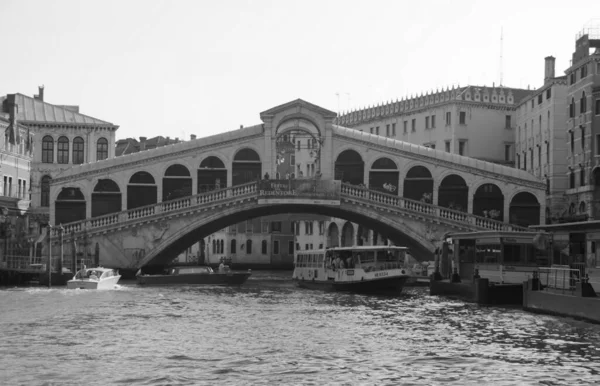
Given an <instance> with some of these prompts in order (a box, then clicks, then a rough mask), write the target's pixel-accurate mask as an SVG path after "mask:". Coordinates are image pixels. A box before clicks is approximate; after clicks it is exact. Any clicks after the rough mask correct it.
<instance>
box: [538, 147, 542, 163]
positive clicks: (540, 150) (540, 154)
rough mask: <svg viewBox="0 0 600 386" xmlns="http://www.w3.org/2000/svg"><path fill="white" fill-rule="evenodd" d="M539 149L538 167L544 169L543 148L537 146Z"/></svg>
mask: <svg viewBox="0 0 600 386" xmlns="http://www.w3.org/2000/svg"><path fill="white" fill-rule="evenodd" d="M537 148H538V167H539V168H541V167H542V147H541V146H540V145H537Z"/></svg>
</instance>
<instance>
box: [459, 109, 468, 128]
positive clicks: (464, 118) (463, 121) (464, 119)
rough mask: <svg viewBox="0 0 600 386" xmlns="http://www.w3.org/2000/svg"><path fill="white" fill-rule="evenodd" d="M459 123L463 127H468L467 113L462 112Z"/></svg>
mask: <svg viewBox="0 0 600 386" xmlns="http://www.w3.org/2000/svg"><path fill="white" fill-rule="evenodd" d="M458 122H459V123H460V124H461V125H466V123H467V113H466V112H465V111H461V112H460V117H459V119H458Z"/></svg>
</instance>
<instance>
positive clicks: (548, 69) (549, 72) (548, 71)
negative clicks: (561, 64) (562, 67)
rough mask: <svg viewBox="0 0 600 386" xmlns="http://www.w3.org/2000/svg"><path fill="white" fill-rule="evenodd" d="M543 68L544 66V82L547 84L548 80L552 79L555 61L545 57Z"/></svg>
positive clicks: (550, 57)
mask: <svg viewBox="0 0 600 386" xmlns="http://www.w3.org/2000/svg"><path fill="white" fill-rule="evenodd" d="M544 60H545V62H546V63H545V66H544V81H545V82H547V81H549V80H550V79H552V78H554V68H555V62H556V59H555V58H554V56H546V58H545V59H544Z"/></svg>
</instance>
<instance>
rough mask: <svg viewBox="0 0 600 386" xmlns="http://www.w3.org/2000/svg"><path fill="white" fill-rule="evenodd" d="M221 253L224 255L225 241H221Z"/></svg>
mask: <svg viewBox="0 0 600 386" xmlns="http://www.w3.org/2000/svg"><path fill="white" fill-rule="evenodd" d="M221 253H225V241H223V240H221Z"/></svg>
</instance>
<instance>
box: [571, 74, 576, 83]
mask: <svg viewBox="0 0 600 386" xmlns="http://www.w3.org/2000/svg"><path fill="white" fill-rule="evenodd" d="M574 83H575V72H572V73H571V79H570V84H574Z"/></svg>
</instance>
